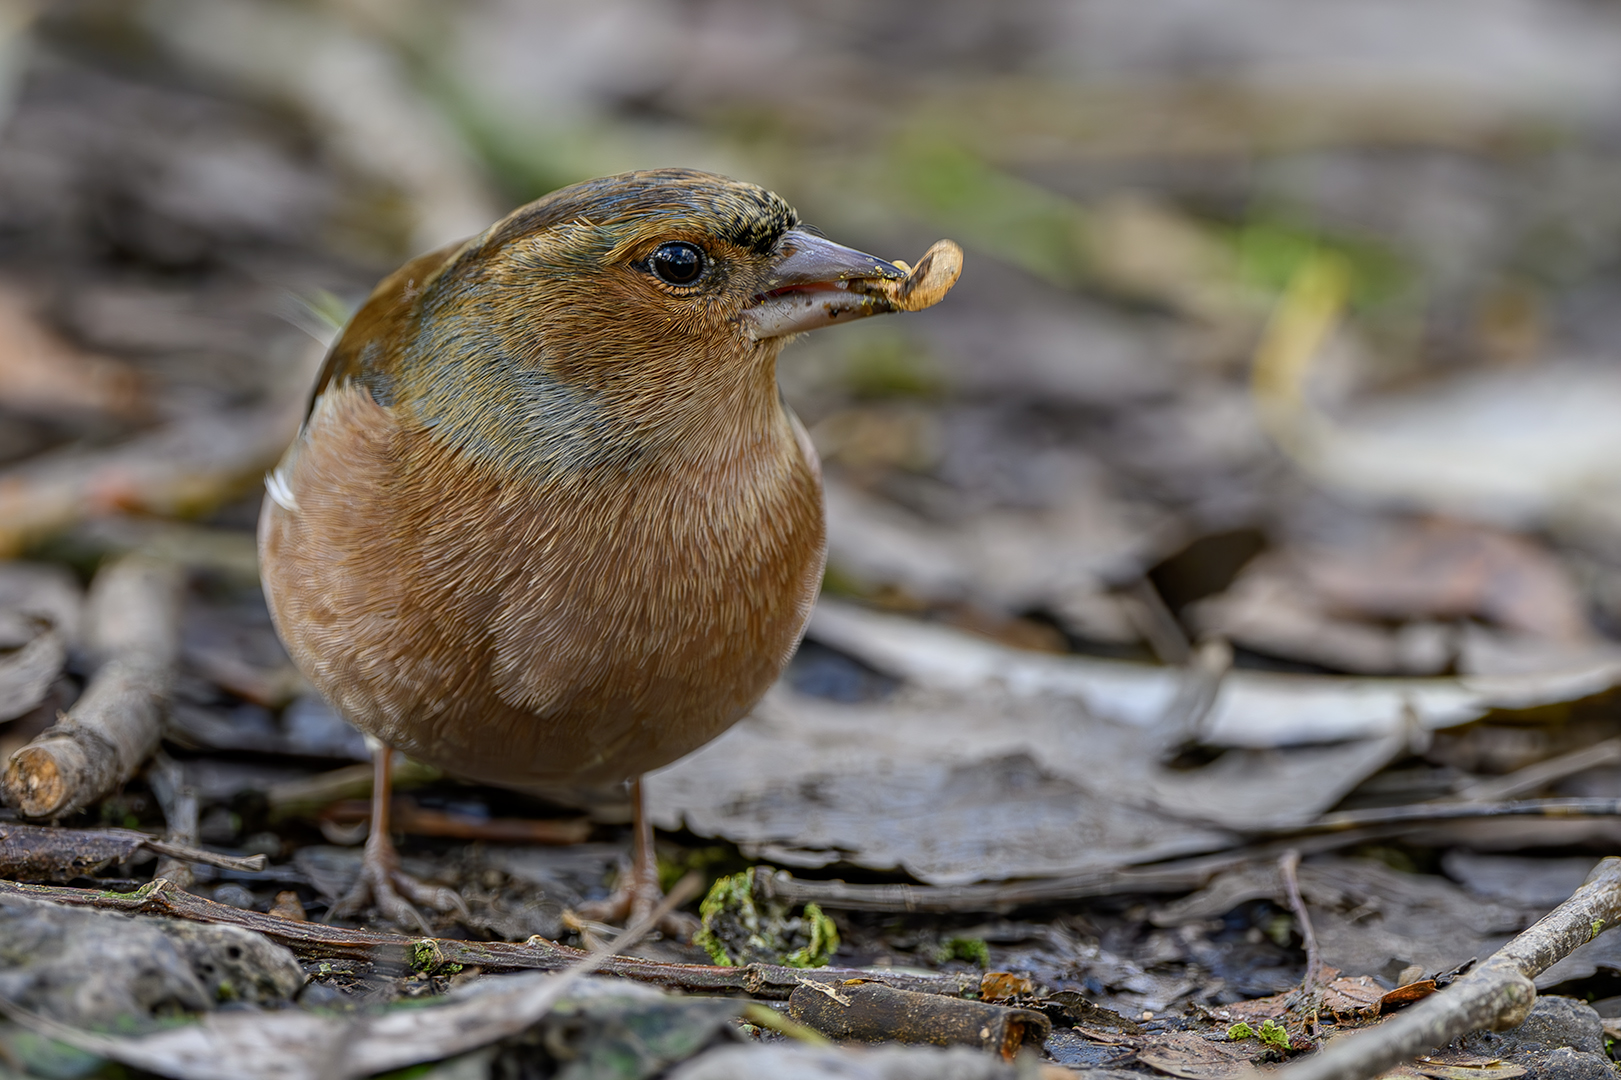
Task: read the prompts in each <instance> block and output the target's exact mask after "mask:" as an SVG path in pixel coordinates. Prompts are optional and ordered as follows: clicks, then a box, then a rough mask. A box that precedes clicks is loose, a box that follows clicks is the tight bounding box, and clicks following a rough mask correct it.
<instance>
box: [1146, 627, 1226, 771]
mask: <svg viewBox="0 0 1621 1080" xmlns="http://www.w3.org/2000/svg"><path fill="white" fill-rule="evenodd" d="M1232 667H1233V647H1232V646H1231V645H1229V644H1228V643H1227V642H1226V641H1225V640H1223V639H1221V638H1212V639H1210V640H1208V641H1202V642H1200V643H1199V646H1198V648H1196V649H1194V650H1193V651H1192V652H1191V653H1189V654H1188V658H1187V662H1186V663H1185V664H1183V665H1182V677H1181V680H1180V681H1179V682H1178V683H1177V687H1176V695H1175V696H1174V697H1172V698H1171V702H1170V704H1169V705H1167V706H1166V707H1165V711H1164V712H1163V713H1161V714H1160V718H1159V719H1158V720H1157V721H1156V722H1155V724H1154V735H1155V736H1156V737H1157V738H1158V739H1159V742H1160V746H1161V748H1162V752H1163V753H1165V754H1167V755H1169V756H1171V757H1175V756H1176V755H1177V754H1178V753H1180V752H1181V751H1182V750H1183V749H1184V748H1185V747H1187V746H1188V745H1189V744H1192V743H1197V742H1198V741H1199V739H1200V736H1201V735H1202V734H1203V733H1204V732H1203V728H1204V726H1205V720H1206V719H1207V718H1208V717H1209V715H1210V709H1211V706H1213V705H1215V703H1216V695H1217V694H1219V693H1220V692H1221V684H1222V682H1223V681H1224V680H1225V679H1226V678H1227V673H1228V672H1229V671H1231V670H1232Z"/></svg>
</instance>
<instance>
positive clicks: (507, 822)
mask: <svg viewBox="0 0 1621 1080" xmlns="http://www.w3.org/2000/svg"><path fill="white" fill-rule="evenodd" d="M370 819H371V804H370V803H368V802H364V801H362V800H360V799H345V800H343V801H342V802H337V803H334V804H332V805H331V806H329V807H327V808H326V811H325V812H324V813H323V814H322V815H321V820H322V821H331V822H334V823H336V824H339V825H351V824H355V823H357V822H361V821H369V820H370ZM389 819H390V827H391V828H392V829H393V830H394V831H395V832H398V833H408V834H410V835H412V836H448V837H451V838H453V839H457V840H484V841H490V842H494V843H500V844H581V843H584V842H585V841H586V839H587V838H588V837H590V835H591V821H590V819H589V818H541V819H529V818H476V817H472V816H470V815H467V814H450V813H446V812H445V811H443V810H430V809H428V808H427V807H425V806H422V805H420V804H419V803H417V801H416V800H415V799H411V798H407V797H405V796H403V795H401V796H396V797H395V798H394V799H393V801H392V803H391V804H390V809H389ZM157 876H159V877H162V876H163V875H161V874H159V875H157Z"/></svg>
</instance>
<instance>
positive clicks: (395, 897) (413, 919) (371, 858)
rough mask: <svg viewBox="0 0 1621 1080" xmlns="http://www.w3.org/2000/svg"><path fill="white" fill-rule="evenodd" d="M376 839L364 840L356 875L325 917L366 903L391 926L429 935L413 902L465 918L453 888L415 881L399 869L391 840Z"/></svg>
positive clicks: (340, 914)
mask: <svg viewBox="0 0 1621 1080" xmlns="http://www.w3.org/2000/svg"><path fill="white" fill-rule="evenodd" d="M376 841H377V836H376V834H373V836H372V837H371V838H370V839H368V840H367V841H366V855H365V858H363V859H362V860H361V863H360V876H359V877H358V878H356V879H355V883H354V885H353V886H352V887H351V888H350V889H349V891H348V893H346V894H345V895H344V897H343V899H341V900H339V901H338V902H337V903H336V904H334V905H333V906H332V909H331V910H330V911H329V912H327V918H328V919H333V918H348V917H350V916H353V915H355V914H357V913H359V912H360V911H362V910H364V909H365V907H366V906H367V903H368V902H370V904H371V906H372V907H375V908H376V909H377V910H378V911H379V912H380V913H381V914H382V916H383V918H385V919H387V920H388V921H389V922H391V923H393V924H394V925H396V926H401V927H405V928H407V929H410V928H412V927H415V928H417V929H419V930H421V931H422V933H424V934H432V933H433V931H432V929H431V928H430V927H429V926H428V920H426V919H424V918H423V917H422V912H420V911H418V910H417V908H416V905H418V904H420V905H422V906H423V907H425V908H429V909H431V910H433V911H438V912H443V913H446V914H449V913H451V912H454V913H455V914H457V915H459V916H461V917H462V918H463V919H466V918H468V917H469V915H468V911H467V905H466V904H464V903H463V902H462V898H461V897H460V896H458V895H457V894H456V892H455V890H454V889H447V888H445V887H444V886H442V885H428V884H426V883H424V882H421V881H418V880H417V879H416V878H414V877H412V876H411V875H410V874H407V873H406V872H405V871H403V870H401V869H400V858H399V855H398V853H396V852H395V850H394V844H393V842H392V841H390V840H388V839H387V838H386V837H385V838H384V839H383V840H382V842H381V843H378V842H376Z"/></svg>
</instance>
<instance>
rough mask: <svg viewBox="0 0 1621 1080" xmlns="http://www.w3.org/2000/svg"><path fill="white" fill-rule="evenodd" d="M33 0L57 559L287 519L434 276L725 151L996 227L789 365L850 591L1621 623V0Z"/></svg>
mask: <svg viewBox="0 0 1621 1080" xmlns="http://www.w3.org/2000/svg"><path fill="white" fill-rule="evenodd" d="M0 16H3V17H0V40H3V49H0V118H3V126H0V468H3V469H4V470H5V472H4V474H0V546H3V547H4V548H6V549H7V550H9V551H10V552H12V553H16V552H19V551H24V550H34V551H38V550H40V547H39V546H40V545H41V544H45V543H56V544H58V545H60V544H62V543H63V539H62V538H63V537H64V536H70V537H71V536H74V535H77V542H78V543H79V544H80V545H81V547H83V546H85V545H88V547H89V548H90V549H94V550H99V548H98V545H100V548H105V547H107V546H108V545H113V546H117V544H118V543H127V542H128V537H129V535H132V534H133V533H134V532H140V531H141V530H143V529H144V530H146V532H143V533H142V535H143V536H146V535H147V533H150V531H151V529H152V528H153V527H155V523H156V521H157V520H158V519H166V518H189V519H194V520H195V519H198V518H199V517H201V518H202V519H205V520H211V521H213V522H215V523H218V524H224V525H227V526H229V527H232V528H238V529H241V530H246V529H247V528H248V527H249V526H250V525H251V523H252V519H253V517H254V514H255V509H256V506H257V490H258V486H257V480H258V477H259V476H260V474H261V473H262V472H263V470H264V469H265V467H266V466H267V465H268V464H269V463H270V462H271V461H272V460H273V459H274V457H275V456H276V454H277V452H278V451H279V448H280V447H281V446H282V445H283V444H284V443H285V441H286V439H287V437H288V434H289V432H290V431H291V429H292V425H293V424H294V423H295V421H296V416H297V411H298V407H299V402H300V399H301V396H302V394H303V393H304V387H305V385H306V384H307V381H308V379H309V378H310V372H311V370H312V366H313V365H314V364H315V363H316V362H317V357H318V355H319V353H320V351H321V343H322V342H325V341H327V340H329V339H330V336H331V334H332V333H333V331H334V328H335V327H336V326H337V325H340V324H341V322H342V320H343V319H344V318H345V317H346V314H347V312H349V311H350V310H352V309H353V308H354V307H355V305H356V304H358V302H359V301H360V300H362V299H363V298H364V297H365V295H366V293H367V292H368V290H369V288H370V286H371V285H372V284H373V283H374V282H375V281H376V280H377V279H378V278H379V277H380V276H381V275H382V274H384V273H386V272H387V271H388V270H389V269H391V268H392V267H393V266H395V265H397V264H398V263H399V262H400V261H401V260H403V259H404V258H405V257H407V256H409V255H411V254H413V253H415V252H419V251H422V250H425V249H428V248H431V247H434V246H436V245H438V244H441V243H443V242H445V241H447V240H450V239H455V238H457V237H461V236H466V235H469V234H471V233H473V232H476V231H478V230H479V229H481V228H482V227H483V226H484V225H485V224H487V223H488V222H490V221H492V220H493V219H494V218H496V217H497V216H499V215H501V214H503V213H505V212H506V211H507V210H509V209H510V208H512V207H514V206H516V205H518V204H521V203H522V202H524V201H527V200H529V199H531V198H534V197H536V196H538V195H540V194H543V193H545V192H546V191H549V190H551V189H552V188H554V187H556V186H559V185H562V184H565V183H569V182H573V181H576V180H580V179H584V178H587V177H591V176H594V175H599V174H603V173H608V172H613V171H618V170H622V169H629V168H640V167H650V166H661V165H688V166H697V167H702V168H708V169H714V170H717V171H720V172H724V173H727V174H730V175H732V176H736V177H741V178H746V179H749V180H753V181H757V182H759V183H761V184H763V185H766V186H768V187H771V188H774V189H775V190H777V191H778V192H780V193H781V194H783V195H784V196H785V197H787V198H788V199H789V200H790V201H791V202H793V203H794V204H795V205H797V206H798V207H799V208H800V210H801V212H802V214H803V215H804V216H805V217H806V218H807V219H808V220H809V221H811V222H813V223H815V224H816V225H818V226H819V227H821V228H822V229H823V230H825V231H826V232H827V233H828V234H829V235H831V236H835V237H837V238H839V239H840V240H841V241H844V242H846V243H850V244H852V245H856V246H859V247H862V248H865V249H868V250H872V251H874V252H877V253H880V254H883V255H885V256H888V257H894V258H916V257H917V255H918V254H919V253H920V252H921V251H922V250H923V248H924V247H925V246H927V244H928V243H930V242H931V241H933V240H934V239H936V238H938V237H941V236H949V237H952V238H954V239H956V240H958V241H960V242H961V243H962V244H963V246H964V247H965V249H966V250H967V252H968V259H967V270H966V273H965V274H964V277H963V280H962V282H961V284H960V286H959V287H958V289H957V290H956V291H955V292H954V293H953V294H952V296H951V298H950V301H949V302H948V303H946V304H944V305H943V306H941V307H940V308H938V309H936V310H934V311H931V312H930V313H929V314H928V315H927V316H922V317H911V318H906V319H885V320H875V321H873V322H870V323H864V324H862V325H860V326H857V327H854V328H852V329H851V330H849V331H847V332H844V333H841V334H837V335H828V336H827V337H826V339H825V340H823V339H822V338H821V337H818V336H813V337H812V338H810V339H808V340H806V341H805V342H803V343H802V344H799V345H796V346H795V347H794V348H793V350H791V351H790V353H789V354H788V355H787V357H786V358H785V361H784V363H783V365H782V372H781V375H782V381H783V383H784V385H785V387H786V389H787V392H788V394H789V398H790V400H791V402H792V404H793V405H794V407H795V408H796V409H797V410H798V411H799V412H800V413H801V415H802V416H803V417H804V419H805V420H806V422H807V424H808V425H809V426H810V428H811V430H812V432H813V434H814V437H815V439H816V442H817V445H818V447H819V449H820V450H821V452H822V455H823V457H824V459H825V460H826V462H827V464H828V474H829V492H828V496H829V509H830V514H831V519H832V536H833V540H832V543H833V550H832V562H831V565H830V569H829V574H828V588H829V591H830V592H831V593H836V594H843V595H848V596H853V597H857V598H860V599H863V600H865V601H867V602H870V603H875V604H880V605H884V606H888V607H892V608H901V609H907V610H912V611H917V612H923V613H927V614H928V615H929V617H931V618H936V619H941V620H945V621H948V622H952V623H955V624H957V625H960V626H964V627H967V628H969V629H972V630H974V631H976V632H979V633H982V634H988V635H991V636H993V637H996V638H998V639H1001V640H1003V641H1007V642H1011V643H1014V644H1018V645H1021V646H1026V647H1031V648H1039V649H1048V650H1057V651H1082V652H1093V653H1103V654H1109V655H1119V656H1128V657H1137V658H1143V659H1153V658H1156V657H1157V658H1159V659H1162V660H1171V661H1174V660H1177V659H1179V658H1180V656H1181V655H1182V653H1184V652H1185V650H1186V645H1185V643H1179V642H1178V640H1177V639H1178V638H1179V637H1180V638H1183V639H1197V638H1198V637H1199V636H1201V635H1209V634H1220V635H1222V636H1224V637H1225V638H1227V639H1228V640H1230V641H1231V642H1232V643H1233V645H1234V647H1235V649H1236V655H1237V663H1238V664H1239V666H1274V667H1275V666H1282V667H1285V668H1288V669H1293V670H1306V671H1339V672H1355V673H1366V674H1396V673H1408V674H1433V673H1441V672H1448V671H1498V670H1536V669H1540V668H1544V667H1546V666H1548V665H1549V664H1550V663H1557V662H1561V660H1560V658H1562V657H1568V656H1570V655H1572V654H1573V652H1574V653H1583V654H1584V655H1585V654H1586V652H1587V651H1590V650H1592V649H1594V648H1599V649H1602V648H1603V647H1604V646H1605V643H1606V642H1607V641H1608V639H1609V638H1610V637H1611V636H1613V635H1614V634H1615V633H1616V632H1617V631H1618V630H1621V511H1618V509H1617V503H1616V500H1615V498H1614V495H1615V492H1616V488H1617V484H1618V483H1621V423H1618V422H1617V418H1618V417H1621V368H1618V367H1617V365H1616V362H1615V352H1616V348H1617V345H1616V343H1617V341H1621V304H1618V303H1617V299H1618V298H1621V291H1618V290H1621V259H1618V256H1617V253H1618V251H1621V245H1618V238H1621V198H1618V196H1621V9H1617V8H1615V7H1614V6H1613V5H1609V4H1604V3H1599V2H1594V0H1488V2H1480V0H1470V2H1467V3H1466V2H1464V0H1426V2H1424V3H1411V2H1403V3H1388V4H1387V3H1364V4H1358V5H1350V6H1348V5H1343V4H1337V3H1329V2H1313V3H1300V2H1298V0H1291V2H1284V0H1231V2H1228V3H1223V4H1205V3H1193V2H1185V0H1176V2H1171V3H1160V4H1151V5H1143V4H1136V3H1128V2H1124V0H1075V2H1067V3H1060V2H1048V0H1018V2H1009V3H1000V4H994V5H992V4H976V3H955V2H952V3H929V4H925V3H907V2H888V3H877V4H874V3H855V2H850V0H806V2H801V3H795V4H779V3H742V2H725V0H685V2H665V0H601V2H596V3H591V4H577V3H564V2H519V0H463V2H458V3H426V2H381V0H325V2H322V0H308V2H302V3H295V2H272V0H206V2H205V0H142V2H134V3H128V2H117V3H114V2H105V3H102V2H61V3H42V4H29V3H22V2H17V0H7V2H6V3H4V4H0ZM109 513H119V514H126V515H127V514H134V515H136V516H135V517H134V518H126V519H124V520H122V522H121V524H119V525H117V526H116V527H114V526H111V525H109V524H108V523H107V521H106V519H107V516H108V515H109ZM98 520H99V521H100V522H101V524H100V525H99V526H95V527H92V528H89V529H86V528H85V527H84V523H85V522H92V523H94V522H96V521H98ZM75 529H77V534H75V533H74V530H75ZM120 530H122V532H120ZM115 533H120V535H123V536H124V540H122V541H119V540H118V538H117V537H115V536H114V534H115ZM148 539H149V537H148ZM57 550H58V554H60V548H58V549H57ZM1145 582H1146V583H1147V585H1148V587H1147V588H1146V589H1145V588H1144V583H1145ZM836 674H837V673H836V672H835V673H834V674H833V675H830V676H829V677H836Z"/></svg>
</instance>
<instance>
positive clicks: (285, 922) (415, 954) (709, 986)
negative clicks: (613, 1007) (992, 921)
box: [0, 879, 979, 1001]
mask: <svg viewBox="0 0 1621 1080" xmlns="http://www.w3.org/2000/svg"><path fill="white" fill-rule="evenodd" d="M8 893H12V894H18V895H22V896H32V897H37V898H39V899H41V900H50V901H53V902H55V903H58V904H70V905H73V906H75V907H90V908H97V909H99V910H103V911H122V912H127V913H129V914H136V915H165V916H168V917H170V918H174V919H186V920H189V921H191V922H202V923H215V924H223V925H226V926H239V927H242V928H243V929H245V930H252V931H253V932H254V933H257V934H263V935H264V936H265V937H268V938H270V939H271V940H272V941H274V942H277V943H278V944H281V945H285V946H286V947H287V948H289V949H291V950H292V951H293V953H294V954H295V955H297V956H299V957H301V958H303V959H309V960H339V959H341V960H363V961H366V962H368V963H372V964H376V965H378V966H379V967H384V968H393V969H395V970H399V971H428V972H433V971H437V970H439V969H441V968H443V967H444V966H446V965H449V964H461V965H463V966H474V965H477V966H478V967H480V968H482V969H483V970H485V971H560V970H562V969H563V968H566V967H568V966H569V965H570V964H573V963H575V962H577V961H579V960H580V959H581V958H583V957H584V956H585V955H586V953H584V952H582V951H581V950H579V949H571V948H569V947H568V946H566V945H558V944H557V943H555V942H551V941H547V940H546V939H544V938H541V937H532V938H530V939H529V940H528V941H525V942H522V943H514V942H505V941H458V940H455V939H451V938H410V937H405V936H403V935H400V934H385V933H380V932H378V931H375V930H359V929H347V928H344V927H341V926H328V925H326V924H324V923H311V922H295V921H293V920H292V919H283V918H280V917H278V916H275V915H267V914H265V913H263V912H258V911H248V910H245V909H243V908H234V907H231V906H230V905H228V904H218V903H215V902H214V901H212V900H207V899H204V898H203V897H201V896H194V895H192V894H191V893H188V892H185V891H184V890H182V889H178V888H176V887H175V886H174V885H173V884H171V883H170V882H167V881H164V880H162V879H159V880H157V881H153V882H151V883H149V884H147V885H143V886H142V887H141V888H139V889H137V890H135V891H134V892H132V893H123V894H120V893H107V892H102V891H100V890H98V889H70V888H66V887H63V886H59V885H19V884H17V883H15V882H10V881H0V895H5V894H8ZM599 970H601V971H602V972H604V973H605V974H608V975H614V976H618V977H620V978H625V979H634V980H636V981H638V982H645V983H650V984H652V985H654V986H661V987H664V988H665V989H668V990H685V991H689V992H692V993H702V994H741V995H744V996H746V997H752V998H759V999H762V1000H775V1001H785V1000H787V998H788V996H789V995H790V994H791V993H793V990H794V987H796V986H798V985H799V984H800V983H801V981H803V980H805V979H817V980H821V979H825V980H827V981H828V982H841V981H843V980H845V979H867V980H869V981H876V982H882V983H884V984H885V985H886V986H893V987H896V988H897V989H901V990H917V991H920V992H922V993H928V994H950V995H952V996H956V997H960V996H962V995H963V994H964V993H968V992H977V991H978V989H979V976H978V975H966V974H965V975H922V974H906V973H902V972H894V971H885V970H883V969H882V968H873V969H867V968H814V969H809V970H807V969H805V968H792V967H782V966H779V965H776V964H750V965H748V966H747V967H711V966H709V965H707V964H664V963H659V962H657V961H653V960H641V959H636V958H634V957H615V958H613V959H611V960H609V961H607V962H605V963H604V964H603V965H602V967H601V968H600V969H599Z"/></svg>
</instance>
